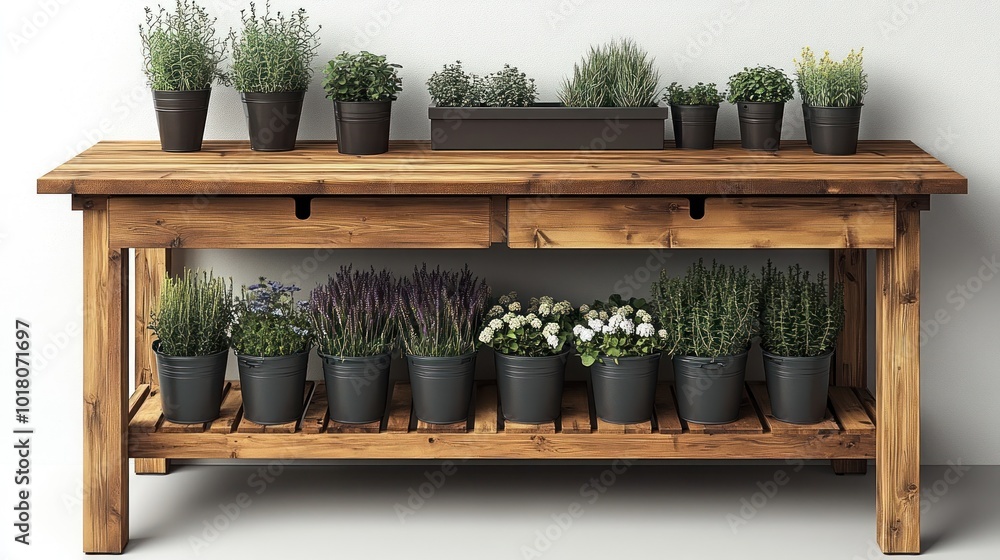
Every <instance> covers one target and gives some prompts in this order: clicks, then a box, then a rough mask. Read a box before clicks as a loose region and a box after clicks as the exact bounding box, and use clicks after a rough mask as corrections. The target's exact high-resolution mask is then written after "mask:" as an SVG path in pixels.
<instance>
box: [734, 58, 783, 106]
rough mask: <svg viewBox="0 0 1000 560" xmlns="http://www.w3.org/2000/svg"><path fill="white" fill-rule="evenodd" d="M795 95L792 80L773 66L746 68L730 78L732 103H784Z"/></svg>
mask: <svg viewBox="0 0 1000 560" xmlns="http://www.w3.org/2000/svg"><path fill="white" fill-rule="evenodd" d="M794 96H795V87H794V85H793V84H792V80H791V79H789V77H788V76H786V75H785V72H784V71H782V70H779V69H777V68H774V67H772V66H757V67H755V68H744V69H743V70H742V71H741V72H737V73H736V74H734V75H733V76H732V77H731V78H729V102H730V103H738V102H740V101H750V102H756V103H784V102H786V101H789V100H790V99H792V97H794Z"/></svg>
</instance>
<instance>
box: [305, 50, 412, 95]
mask: <svg viewBox="0 0 1000 560" xmlns="http://www.w3.org/2000/svg"><path fill="white" fill-rule="evenodd" d="M400 68H402V66H400V65H399V64H391V63H389V62H387V61H386V58H385V55H376V54H372V53H370V52H368V51H361V52H360V53H357V54H351V53H347V52H344V53H341V54H339V55H337V57H336V58H334V59H333V60H331V61H330V63H329V64H327V67H326V69H325V70H324V71H323V73H324V74H325V75H326V78H325V79H324V80H323V89H325V90H326V96H327V97H328V98H330V99H333V100H334V101H393V100H395V99H396V94H398V93H399V92H401V91H403V80H402V79H400V77H399V72H398V70H399V69H400Z"/></svg>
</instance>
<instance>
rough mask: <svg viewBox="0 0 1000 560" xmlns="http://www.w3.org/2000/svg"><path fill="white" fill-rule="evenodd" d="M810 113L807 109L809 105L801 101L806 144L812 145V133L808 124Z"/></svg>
mask: <svg viewBox="0 0 1000 560" xmlns="http://www.w3.org/2000/svg"><path fill="white" fill-rule="evenodd" d="M810 113H811V111H810V110H809V105H806V104H805V103H803V104H802V124H803V125H804V126H805V129H806V144H809V145H810V146H812V145H813V133H812V127H811V126H810V121H811V120H812V118H811V115H810Z"/></svg>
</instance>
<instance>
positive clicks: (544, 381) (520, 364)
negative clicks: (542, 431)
mask: <svg viewBox="0 0 1000 560" xmlns="http://www.w3.org/2000/svg"><path fill="white" fill-rule="evenodd" d="M494 355H495V356H496V367H497V387H498V388H499V390H500V406H501V408H503V417H504V419H506V420H509V421H511V422H520V423H522V424H542V423H544V422H551V421H553V420H555V419H556V418H558V417H559V410H560V408H561V406H562V390H563V381H564V379H565V377H566V358H567V357H568V356H569V351H566V352H563V353H562V354H558V355H555V356H541V357H535V358H532V357H528V356H507V355H505V354H501V353H499V352H496V353H495V354H494Z"/></svg>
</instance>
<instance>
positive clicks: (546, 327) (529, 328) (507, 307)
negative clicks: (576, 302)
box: [479, 292, 575, 357]
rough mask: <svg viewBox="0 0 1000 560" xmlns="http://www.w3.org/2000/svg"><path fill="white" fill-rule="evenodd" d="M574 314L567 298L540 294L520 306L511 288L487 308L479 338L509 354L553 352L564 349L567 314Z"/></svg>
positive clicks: (527, 354)
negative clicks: (563, 299)
mask: <svg viewBox="0 0 1000 560" xmlns="http://www.w3.org/2000/svg"><path fill="white" fill-rule="evenodd" d="M574 314H575V310H574V309H573V305H572V304H570V302H568V301H559V302H557V301H556V300H555V299H554V298H553V297H552V296H542V297H540V298H531V299H530V300H529V303H528V305H527V306H523V305H521V302H520V301H518V300H517V294H516V293H514V292H511V293H509V294H507V295H504V296H500V299H499V301H498V302H497V304H496V305H494V306H493V307H492V308H491V309H490V311H489V313H488V314H487V319H489V323H488V324H487V325H486V326H484V327H483V329H482V331H481V332H480V333H479V341H480V342H482V343H483V344H486V345H488V346H490V347H492V348H493V349H494V350H496V351H497V352H499V353H501V354H506V355H509V356H533V357H538V356H553V355H556V354H559V353H560V352H562V351H563V350H564V346H565V345H566V341H567V339H569V337H570V328H568V327H567V324H568V323H569V321H568V318H569V317H571V316H573V315H574Z"/></svg>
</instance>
